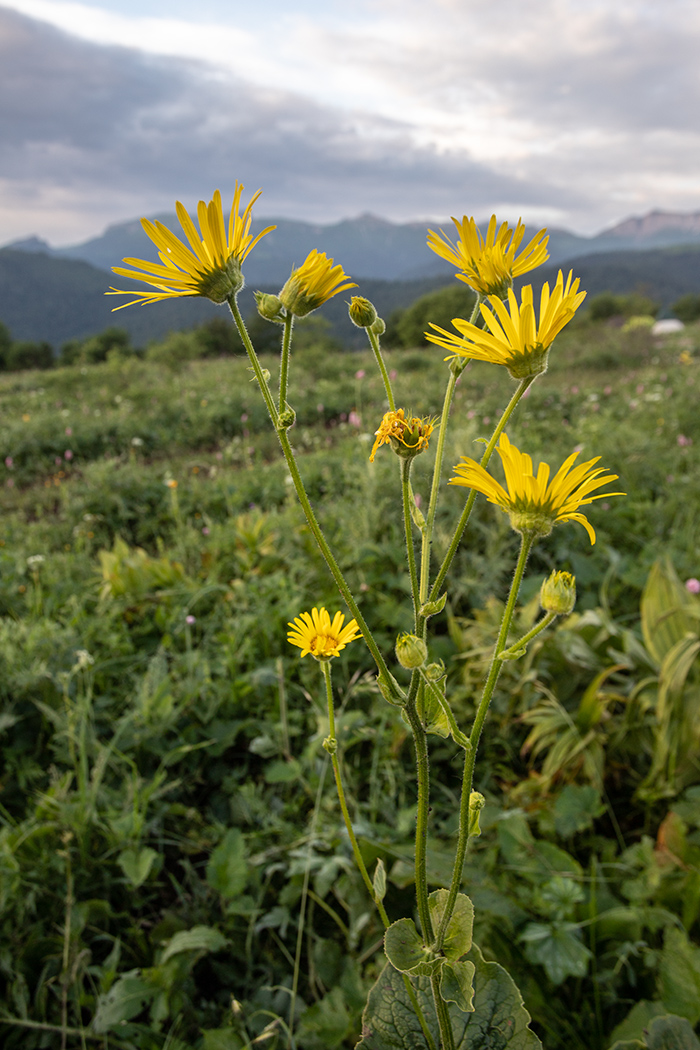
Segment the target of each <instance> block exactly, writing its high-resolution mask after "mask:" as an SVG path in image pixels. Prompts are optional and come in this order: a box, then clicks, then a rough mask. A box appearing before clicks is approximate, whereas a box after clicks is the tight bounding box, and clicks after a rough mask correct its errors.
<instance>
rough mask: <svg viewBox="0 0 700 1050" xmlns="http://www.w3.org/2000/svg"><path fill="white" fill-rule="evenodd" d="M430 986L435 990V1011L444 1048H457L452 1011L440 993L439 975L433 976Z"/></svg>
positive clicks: (450, 1049) (453, 1049) (446, 1049)
mask: <svg viewBox="0 0 700 1050" xmlns="http://www.w3.org/2000/svg"><path fill="white" fill-rule="evenodd" d="M430 987H431V989H432V992H433V1001H434V1003H435V1013H436V1014H437V1019H438V1025H439V1026H440V1042H441V1044H442V1050H455V1037H454V1034H453V1032H452V1022H451V1021H450V1011H449V1009H448V1006H447V1003H446V1002H445V1000H444V999H443V998H442V996H441V995H440V979H439V978H438V977H431V978H430Z"/></svg>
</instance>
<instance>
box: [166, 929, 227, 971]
mask: <svg viewBox="0 0 700 1050" xmlns="http://www.w3.org/2000/svg"><path fill="white" fill-rule="evenodd" d="M227 943H228V941H227V940H226V938H225V937H224V935H223V933H220V932H219V931H218V930H215V929H214V927H213V926H193V927H192V929H191V930H180V931H179V932H178V933H176V934H174V935H173V936H172V937H171V938H170V940H169V941H168V943H167V944H166V945H165V948H164V949H163V955H162V957H161V960H160V961H161V964H162V963H166V962H167V961H168V959H172V957H173V955H179V953H180V952H220V951H221V949H222V948H224V947H225V946H226V944H227Z"/></svg>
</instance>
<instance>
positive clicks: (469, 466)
mask: <svg viewBox="0 0 700 1050" xmlns="http://www.w3.org/2000/svg"><path fill="white" fill-rule="evenodd" d="M497 451H498V454H499V455H500V457H501V462H502V463H503V470H504V472H505V476H506V485H507V486H508V489H507V491H506V489H504V488H503V486H502V485H500V484H499V483H498V482H497V481H496V480H495V478H492V477H491V475H490V474H488V473H487V472H486V471H485V470H484V468H483V467H481V466H479V464H478V463H477V462H476V461H475V460H473V459H469V458H468V457H467V456H462V463H459V464H458V465H457V466H456V467H455V468H454V471H455V473H456V474H458V475H459V477H456V478H451V479H450V482H449V483H450V485H464V486H465V487H466V488H470V489H476V491H477V492H483V494H484V495H485V496H486V497H487V499H488V501H489V503H495V504H496V505H497V506H498V507H501V508H502V510H505V511H507V513H508V514H510V523H511V525H512V526H513V528H514V529H515V530H516V532H520V533H529V534H532V535H535V536H547V535H549V533H550V532H551V531H552V528H553V526H554V525H558V524H559V523H560V522H562V521H578V522H580V523H581V525H583V527H584V529H585V530H586V532H587V533H588V536H589V538H590V541H591V543H595V532H594V531H593V528H592V526H591V524H590V523H589V521H588V519H587V518H586V517H585V515H583V514H580V513H578V508H579V507H582V506H583V505H584V504H586V503H592V502H593V500H594V499H607V497H608V496H624V495H625V493H624V492H601V493H599V494H598V495H597V496H591V495H590V493H591V492H593V490H594V489H597V488H600V486H601V485H606V484H607V483H608V482H609V481H616V480H617V477H618V475H617V474H606V473H605V470H606V468H605V467H596V469H595V470H593V469H592V468H593V466H594V464H595V463H597V462H598V460H599V459H600V456H596V458H595V459H589V460H588V461H587V462H586V463H579V465H578V466H577V467H574V462H575V460H576V457H577V456H578V452H574V453H573V454H572V455H571V456H569V457H568V459H566V460H565V461H564V463H563V464H562V465H561V467H560V468H559V470H558V471H557V473H556V474H555V475H554V477H553V478H552V480H551V482H550V481H549V473H550V468H549V466H548V464H547V463H540V465H539V467H538V469H537V474H536V475H535V474H534V473H533V469H532V460H531V459H530V457H529V456H528V455H527V454H526V453H524V452H520V450H519V449H517V448H516V447H515V445H511V443H510V441H509V440H508V437H507V436H506V434H501V440H500V443H499V445H498V446H497Z"/></svg>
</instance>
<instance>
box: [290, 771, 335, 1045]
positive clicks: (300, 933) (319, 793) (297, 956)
mask: <svg viewBox="0 0 700 1050" xmlns="http://www.w3.org/2000/svg"><path fill="white" fill-rule="evenodd" d="M327 769H328V766H327V765H326V763H325V762H324V763H323V768H322V770H321V776H320V777H319V780H318V788H317V790H316V800H315V802H314V809H313V813H312V815H311V827H310V828H309V845H308V849H307V851H306V866H305V868H304V882H303V885H302V890H301V908H300V909H299V928H298V930H297V943H296V951H295V953H294V972H293V977H292V994H291V996H290V998H289V1042H288V1044H287V1045H288V1047H291V1046H292V1043H293V1039H294V1037H293V1035H292V1032H293V1029H294V1011H295V1007H296V1000H297V993H298V991H299V974H300V972H301V968H300V963H301V949H302V943H303V940H304V923H305V920H306V900H307V897H308V891H309V880H310V877H311V854H312V851H313V844H314V839H315V838H316V822H317V820H318V814H319V810H320V808H321V799H322V798H323V785H324V782H325V779H326V770H327Z"/></svg>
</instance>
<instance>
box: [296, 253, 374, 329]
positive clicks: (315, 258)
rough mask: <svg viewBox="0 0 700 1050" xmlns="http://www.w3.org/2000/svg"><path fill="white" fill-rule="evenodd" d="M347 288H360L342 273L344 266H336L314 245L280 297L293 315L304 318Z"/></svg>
mask: <svg viewBox="0 0 700 1050" xmlns="http://www.w3.org/2000/svg"><path fill="white" fill-rule="evenodd" d="M342 281H345V282H346V283H345V284H342V283H341V282H342ZM348 288H357V285H356V284H355V283H354V282H353V281H351V280H349V278H348V275H347V274H346V273H343V267H342V266H340V264H338V265H337V266H334V265H333V260H332V259H327V258H326V256H325V254H324V253H323V252H317V251H316V249H315V248H314V249H313V251H310V252H309V254H308V255H307V256H306V260H305V261H304V262H303V263H302V264H301V266H298V267H295V269H293V270H292V272H291V275H290V277H289V279H288V280H287V282H286V283H285V285H284V288H283V289H282V291H281V292H280V296H279V297H280V299H281V300H282V305H283V306H284V307H285V309H286V310H288V311H289V312H290V314H294V315H295V316H296V317H305V316H306V315H307V314H310V313H311V311H312V310H318V308H319V306H323V304H324V303H326V302H328V300H329V299H332V298H333V296H334V295H337V294H338V292H344V291H346V289H348Z"/></svg>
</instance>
